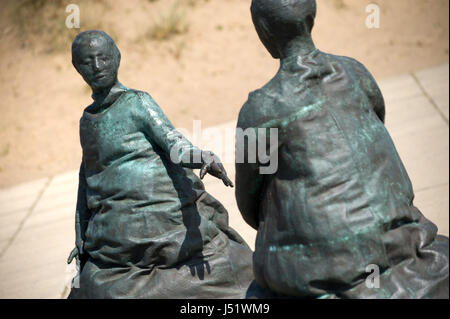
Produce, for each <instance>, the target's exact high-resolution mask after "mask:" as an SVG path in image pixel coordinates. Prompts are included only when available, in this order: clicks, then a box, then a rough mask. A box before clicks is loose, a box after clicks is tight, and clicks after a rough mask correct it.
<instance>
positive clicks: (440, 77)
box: [414, 64, 449, 123]
mask: <svg viewBox="0 0 450 319" xmlns="http://www.w3.org/2000/svg"><path fill="white" fill-rule="evenodd" d="M414 75H415V76H416V78H417V79H418V81H419V82H420V85H421V86H422V87H423V89H424V90H425V91H426V92H427V94H428V95H429V97H430V98H431V99H432V100H433V101H434V102H435V104H436V106H437V107H438V108H439V110H440V111H441V112H442V115H443V116H444V117H445V118H446V119H447V123H448V116H449V94H448V82H449V65H448V64H446V65H441V66H438V67H435V68H430V69H425V70H421V71H418V72H415V73H414Z"/></svg>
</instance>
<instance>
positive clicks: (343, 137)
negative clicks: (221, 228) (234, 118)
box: [235, 0, 449, 298]
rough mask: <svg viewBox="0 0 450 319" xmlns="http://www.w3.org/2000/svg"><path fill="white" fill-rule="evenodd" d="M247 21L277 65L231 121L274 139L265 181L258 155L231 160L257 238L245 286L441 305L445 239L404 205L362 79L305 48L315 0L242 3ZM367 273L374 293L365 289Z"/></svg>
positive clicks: (380, 110)
mask: <svg viewBox="0 0 450 319" xmlns="http://www.w3.org/2000/svg"><path fill="white" fill-rule="evenodd" d="M251 14H252V19H253V23H254V25H255V29H256V31H257V33H258V35H259V38H260V39H261V42H262V43H263V44H264V46H265V47H266V48H267V50H268V51H269V52H270V54H271V55H272V56H273V57H274V58H276V59H280V68H279V70H278V72H277V73H276V75H275V76H274V77H273V78H272V79H271V80H270V81H269V82H268V83H267V84H266V85H264V86H263V87H262V88H260V89H258V90H256V91H254V92H251V93H250V94H249V97H248V100H247V102H246V103H245V104H244V106H243V107H242V109H241V111H240V113H239V119H238V124H237V129H238V130H239V131H242V130H244V132H246V130H248V129H250V130H254V129H268V128H271V129H276V130H277V132H278V144H277V151H278V153H277V160H278V168H277V170H276V172H275V173H272V174H262V173H261V171H260V168H261V167H262V166H264V165H266V164H265V161H264V158H259V153H257V154H256V155H255V157H256V159H257V160H256V163H255V162H251V161H249V160H248V158H252V157H251V156H248V157H247V159H246V161H244V163H236V191H235V194H236V200H237V204H238V206H239V209H240V212H241V214H242V216H243V218H244V220H245V221H246V222H247V223H248V224H249V225H250V226H252V227H253V228H255V229H256V230H257V239H256V245H255V246H256V247H255V253H254V257H253V261H254V265H253V268H254V274H255V280H256V283H257V284H259V286H261V287H263V288H266V289H267V290H270V291H271V292H272V293H274V294H275V295H278V296H279V297H300V298H448V291H449V290H448V289H449V288H448V287H449V285H448V284H449V281H448V280H449V279H448V275H449V269H448V249H449V248H448V247H449V246H448V243H449V240H448V237H444V236H441V235H438V234H437V227H436V226H435V225H434V224H433V223H432V222H431V221H429V220H427V219H426V218H425V217H424V216H423V215H422V213H421V212H420V211H419V210H418V209H417V208H416V207H415V206H414V204H413V199H414V192H413V188H412V185H411V181H410V179H409V177H408V174H407V172H406V170H405V167H404V165H403V164H402V161H401V159H400V157H399V155H398V153H397V151H396V148H395V146H394V143H393V141H392V139H391V137H390V135H389V133H388V131H387V130H386V127H385V126H384V118H385V105H384V99H383V96H382V94H381V92H380V90H379V88H378V86H377V84H376V82H375V80H374V79H373V77H372V76H371V75H370V73H369V72H368V71H367V69H366V68H365V67H364V66H363V65H362V64H361V63H359V62H358V61H356V60H354V59H352V58H349V57H344V56H336V55H332V54H327V53H324V52H321V51H320V50H318V49H316V48H315V46H314V43H313V40H312V38H311V31H312V28H313V25H314V18H315V14H316V1H314V0H253V1H252V5H251ZM253 138H254V139H255V141H254V142H255V143H256V144H258V145H259V144H266V145H267V144H269V143H270V139H269V136H268V135H267V134H266V135H254V137H253ZM248 145H253V144H252V143H248V144H245V145H243V146H240V145H237V146H236V147H237V150H238V149H239V147H242V148H243V150H241V151H242V152H244V154H248V153H249V152H252V151H253V150H252V149H251V148H249V146H248ZM371 267H372V268H371ZM373 267H376V268H377V269H378V270H379V276H378V277H377V278H376V279H375V280H376V281H377V284H378V285H373V284H372V282H369V284H368V281H370V280H372V279H371V276H370V275H372V274H371V271H372V270H371V271H367V269H373ZM372 277H373V276H372Z"/></svg>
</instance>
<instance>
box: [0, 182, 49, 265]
mask: <svg viewBox="0 0 450 319" xmlns="http://www.w3.org/2000/svg"><path fill="white" fill-rule="evenodd" d="M52 180H53V176H52V177H49V178H48V180H47V181H46V183H45V185H44V187H42V189H41V190H40V191H39V193H38V195H37V197H36V199H35V200H34V202H33V204H32V205H31V207H30V208H29V210H28V213H27V214H26V215H25V217H24V218H23V219H22V220H21V221H20V224H19V226H18V227H17V229H16V231H15V232H14V234H13V235H12V236H11V237H10V238H9V240H8V243H7V244H6V246H5V247H4V248H3V250H2V251H1V252H0V260H1V259H2V258H3V256H4V255H5V253H6V252H7V251H8V249H9V247H11V245H12V244H13V242H14V240H15V239H16V238H17V236H18V235H19V233H20V231H21V230H22V229H23V226H24V225H25V222H26V221H27V220H28V218H29V217H30V216H31V215H32V214H33V211H34V209H35V208H36V206H37V204H38V203H39V201H40V199H41V198H42V195H43V194H44V192H45V190H46V189H47V188H48V186H49V185H50V183H51V181H52Z"/></svg>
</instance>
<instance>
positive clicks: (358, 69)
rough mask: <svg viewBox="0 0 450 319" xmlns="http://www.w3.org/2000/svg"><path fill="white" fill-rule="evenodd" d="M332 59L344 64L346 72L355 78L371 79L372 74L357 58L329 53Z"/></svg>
mask: <svg viewBox="0 0 450 319" xmlns="http://www.w3.org/2000/svg"><path fill="white" fill-rule="evenodd" d="M330 56H331V57H332V58H333V59H334V60H336V61H338V62H339V63H340V64H342V65H343V66H344V68H345V69H346V70H347V72H348V73H351V75H353V76H354V77H355V78H356V79H359V80H362V79H364V78H370V79H372V76H371V74H370V72H369V70H367V68H366V67H365V66H364V64H362V63H361V62H359V61H358V60H356V59H354V58H351V57H347V56H337V55H330Z"/></svg>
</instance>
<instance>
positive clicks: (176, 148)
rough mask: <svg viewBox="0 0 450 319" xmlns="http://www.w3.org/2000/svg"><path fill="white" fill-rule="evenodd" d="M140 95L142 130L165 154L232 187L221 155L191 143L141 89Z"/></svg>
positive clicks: (201, 176) (203, 174)
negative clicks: (143, 112) (219, 156)
mask: <svg viewBox="0 0 450 319" xmlns="http://www.w3.org/2000/svg"><path fill="white" fill-rule="evenodd" d="M138 96H139V99H140V101H141V103H142V105H143V106H144V111H145V114H144V119H143V122H144V130H145V131H146V132H147V134H148V135H149V136H151V138H152V140H154V141H155V142H156V143H157V144H158V146H159V147H161V148H162V149H163V150H164V151H165V152H166V154H168V155H169V156H170V159H171V160H172V162H174V163H176V164H181V165H182V166H183V167H187V168H192V169H201V170H200V178H202V179H203V177H204V176H205V174H206V173H209V174H211V175H213V176H214V177H217V178H219V179H221V180H222V181H223V183H224V184H225V186H231V187H233V183H232V182H231V180H230V179H229V178H228V176H227V174H226V171H225V168H224V167H223V165H222V163H221V162H220V159H219V158H218V157H217V156H216V155H215V154H214V153H212V152H210V151H202V150H201V149H199V148H198V147H196V146H194V145H192V143H191V142H190V141H189V140H187V139H186V138H185V137H184V136H183V135H182V134H181V133H180V132H178V131H177V130H176V129H175V128H174V127H173V125H172V123H171V122H170V121H169V119H168V118H167V117H166V115H165V114H164V112H163V111H162V110H161V108H160V107H159V106H158V104H156V102H155V101H154V100H153V99H152V98H151V96H150V95H148V94H147V93H144V92H138Z"/></svg>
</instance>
